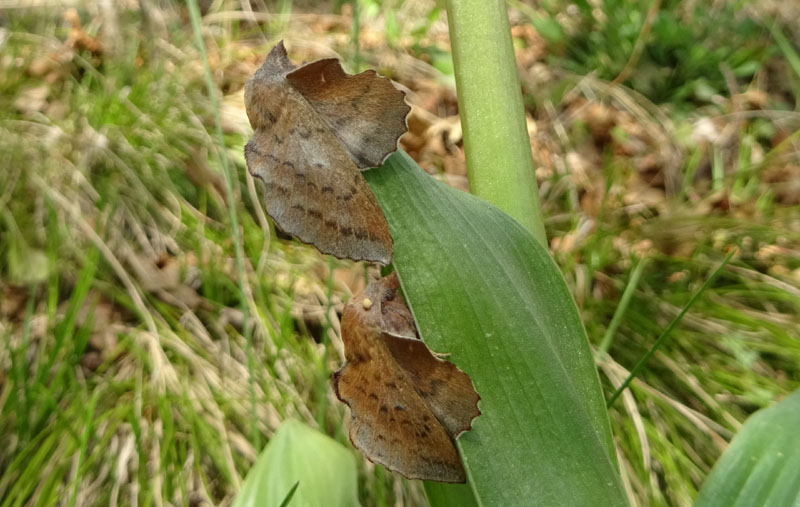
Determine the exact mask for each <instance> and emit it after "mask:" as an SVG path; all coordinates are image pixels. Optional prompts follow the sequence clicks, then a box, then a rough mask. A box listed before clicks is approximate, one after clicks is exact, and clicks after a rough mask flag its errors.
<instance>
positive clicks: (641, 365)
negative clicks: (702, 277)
mask: <svg viewBox="0 0 800 507" xmlns="http://www.w3.org/2000/svg"><path fill="white" fill-rule="evenodd" d="M736 252H737V250H735V249H734V250H731V252H730V253H729V254H728V255H727V256H726V257H725V259H723V260H722V263H720V265H719V266H717V269H715V270H714V272H713V273H711V276H709V277H708V279H707V280H706V281H705V282H704V283H703V285H702V286H701V287H700V288H699V289H698V290H697V292H695V293H694V294H692V297H691V298H689V302H688V303H686V306H684V307H683V309H682V310H681V312H680V313H679V314H678V315H676V316H675V318H674V319H672V322H670V323H669V325H668V326H667V328H666V329H665V330H664V332H662V333H661V336H659V337H658V339H657V340H656V342H655V343H654V344H653V346H652V347H650V350H648V351H647V352H646V353H645V354H644V355H643V356H642V357H641V359H639V361H638V362H637V363H636V365H635V366H634V367H633V368H632V369H631V372H630V374H629V375H628V378H626V379H625V381H624V382H623V383H622V384H621V385H620V386H619V387H618V388H617V390H616V391H614V394H612V395H611V397H610V398H609V399H608V402H607V403H606V406H608V407H610V406H611V405H613V404H614V402H615V401H617V398H619V395H620V394H622V391H624V390H625V389H626V388H627V387H628V386H629V385H630V383H631V382H633V379H634V378H636V374H637V373H639V371H641V369H642V368H644V366H645V365H646V364H647V361H649V360H650V358H651V357H652V356H653V354H655V353H656V350H658V349H659V348H660V347H661V345H662V344H663V343H664V342H665V341H666V339H667V338H668V337H669V335H670V334H671V333H672V330H673V329H675V326H677V325H678V324H679V323H680V321H681V320H682V319H683V316H684V315H686V312H688V311H689V309H690V308H691V307H692V305H694V303H695V301H697V298H699V297H700V295H701V294H702V293H703V292H705V290H706V289H707V288H708V287H709V286H710V285H711V282H713V281H714V280H715V279H716V278H717V276H718V275H719V274H720V273H721V272H722V270H723V269H724V268H725V266H727V265H728V262H730V260H731V258H732V257H733V255H734V254H735V253H736Z"/></svg>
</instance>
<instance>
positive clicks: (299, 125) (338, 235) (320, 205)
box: [244, 41, 411, 264]
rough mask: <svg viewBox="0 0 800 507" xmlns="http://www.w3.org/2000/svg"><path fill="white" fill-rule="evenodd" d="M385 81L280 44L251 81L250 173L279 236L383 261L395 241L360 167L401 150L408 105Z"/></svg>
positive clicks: (342, 255) (247, 105)
mask: <svg viewBox="0 0 800 507" xmlns="http://www.w3.org/2000/svg"><path fill="white" fill-rule="evenodd" d="M404 97H405V94H404V93H403V92H402V91H400V90H398V89H396V88H395V87H394V86H393V85H392V83H391V81H390V80H389V79H387V78H382V77H380V76H378V75H377V74H376V73H375V71H373V70H368V71H366V72H362V73H361V74H357V75H354V76H351V75H349V74H346V73H345V72H344V70H342V67H341V65H340V64H339V61H338V60H336V59H333V58H326V59H323V60H317V61H315V62H311V63H308V64H305V65H302V66H301V67H296V66H295V65H293V64H292V63H291V62H290V61H289V57H288V55H287V54H286V48H285V47H284V45H283V41H281V42H279V43H278V44H277V45H276V46H275V47H274V48H272V50H271V51H270V52H269V54H268V55H267V58H266V60H265V61H264V64H263V65H262V66H261V67H260V68H259V69H258V70H257V71H256V72H255V74H253V76H252V77H251V78H250V79H249V80H248V81H247V84H246V85H245V90H244V102H245V108H246V110H247V117H248V118H249V119H250V125H252V127H253V131H254V132H253V137H252V138H251V139H250V141H248V143H247V144H246V145H245V147H244V154H245V160H246V161H247V167H248V169H249V170H250V173H251V174H252V175H253V176H257V177H258V178H261V179H262V180H263V181H264V185H265V190H266V207H267V213H268V214H269V215H270V216H271V217H272V219H273V220H274V221H275V223H276V224H277V225H278V227H280V228H281V229H282V230H284V231H285V232H287V233H289V234H292V235H294V236H296V237H297V238H298V239H300V240H301V241H303V242H304V243H310V244H312V245H314V246H315V247H317V249H318V250H320V251H321V252H323V253H326V254H331V255H335V256H336V257H339V258H348V259H353V260H367V261H375V262H380V263H382V264H389V263H390V262H391V259H392V238H391V236H390V235H389V227H388V225H387V223H386V218H385V217H384V216H383V212H382V211H381V208H380V207H379V206H378V202H377V200H376V199H375V196H374V195H372V192H371V191H370V189H369V187H368V186H367V182H366V180H364V177H363V176H362V175H361V172H360V171H361V170H365V169H368V168H370V167H376V166H378V165H380V164H381V163H382V162H383V160H384V159H385V158H386V156H387V155H389V153H391V152H393V151H395V150H396V149H397V141H398V139H399V138H400V136H401V135H403V133H405V131H406V129H407V127H406V116H407V115H408V112H409V111H410V110H411V108H410V107H409V106H408V105H407V104H406V103H405V99H404Z"/></svg>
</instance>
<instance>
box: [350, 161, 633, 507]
mask: <svg viewBox="0 0 800 507" xmlns="http://www.w3.org/2000/svg"><path fill="white" fill-rule="evenodd" d="M365 175H366V177H367V181H368V182H369V183H370V186H371V188H372V190H373V192H375V195H376V196H377V198H378V201H379V202H380V204H381V207H382V208H383V210H384V212H385V213H386V218H387V220H388V221H389V228H390V230H391V233H392V237H393V238H394V265H395V268H396V269H397V272H398V275H399V277H400V281H401V284H402V287H403V291H404V293H405V295H406V299H407V302H408V304H409V307H410V308H411V311H412V312H413V314H414V317H415V319H416V321H417V324H418V326H419V330H420V334H421V336H422V338H423V339H424V340H425V342H426V343H427V344H428V345H429V346H430V347H431V348H432V349H433V350H435V351H437V352H441V353H446V354H449V357H448V359H449V360H451V361H452V362H454V363H455V364H456V365H458V366H459V368H461V369H462V370H464V371H465V372H466V373H467V374H469V376H470V377H471V378H472V381H473V383H474V384H475V388H476V390H477V391H478V394H480V396H481V402H480V404H479V407H480V409H481V412H482V413H483V414H482V415H481V416H479V417H478V418H477V419H475V420H474V421H473V429H472V430H471V431H469V432H467V433H464V434H463V435H461V437H460V438H459V439H458V446H459V449H460V451H461V456H462V458H463V462H464V467H465V469H466V472H467V477H468V483H469V484H470V486H471V488H472V492H473V494H474V495H475V500H476V502H477V504H478V505H486V506H489V505H531V506H532V505H547V506H553V505H569V506H580V505H591V506H593V507H594V506H597V505H603V506H606V505H622V504H625V503H626V498H625V496H624V493H623V490H622V486H621V482H620V479H619V475H618V472H617V468H616V460H615V459H614V458H612V457H610V456H614V454H613V447H612V441H611V430H610V425H609V422H608V416H607V414H606V409H605V404H604V402H603V396H602V391H601V389H600V383H599V380H598V376H597V371H596V370H595V367H594V363H593V361H592V354H591V350H590V348H589V344H588V341H587V339H586V333H585V331H584V329H583V325H582V324H581V321H580V318H579V316H578V311H577V308H576V307H575V304H574V302H573V300H572V297H571V295H570V293H569V291H568V290H567V287H566V284H565V282H564V279H563V278H562V276H561V273H560V271H559V270H558V267H557V266H556V265H555V263H554V262H553V260H552V259H551V258H550V255H549V253H548V252H547V251H546V250H545V249H544V247H542V246H541V245H540V244H539V243H538V242H537V241H536V240H535V239H534V238H533V237H532V236H531V235H530V234H529V233H528V232H527V231H526V230H525V229H524V228H523V227H522V226H520V225H519V224H518V223H517V222H515V221H514V220H513V219H511V218H510V217H508V216H507V215H506V214H504V213H503V212H502V211H500V210H498V209H497V208H495V207H494V206H491V205H490V204H488V203H486V202H485V201H482V200H481V199H478V198H477V197H474V196H472V195H469V194H466V193H463V192H459V191H458V190H455V189H452V188H450V187H447V186H446V185H444V184H442V183H440V182H438V181H436V180H434V179H433V178H431V177H430V176H428V175H427V174H425V173H424V172H423V171H422V170H421V169H420V168H419V167H418V166H417V165H416V164H415V163H414V162H413V161H412V160H411V159H410V158H409V157H408V155H406V154H405V153H402V152H398V153H396V154H394V155H392V156H391V157H389V158H388V159H387V160H386V162H385V163H384V165H383V166H382V167H381V168H380V169H379V170H374V171H367V172H366V173H365ZM458 487H459V486H449V485H437V484H429V485H426V489H427V491H428V493H429V498H430V499H431V500H433V501H434V502H436V505H457V504H461V501H455V500H454V501H448V500H447V498H449V497H450V496H449V491H451V490H452V488H458ZM459 493H461V492H459ZM434 499H435V500H434Z"/></svg>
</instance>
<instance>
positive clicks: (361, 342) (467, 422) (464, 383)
mask: <svg viewBox="0 0 800 507" xmlns="http://www.w3.org/2000/svg"><path fill="white" fill-rule="evenodd" d="M342 339H343V340H344V346H345V359H346V362H345V364H344V365H343V366H342V368H341V369H340V370H339V371H337V372H336V373H334V374H333V386H334V389H335V390H336V396H337V397H338V398H339V399H340V400H341V401H342V402H344V403H346V404H347V405H348V406H349V407H350V413H351V416H352V420H351V423H350V441H351V442H352V443H353V446H355V447H356V448H358V449H360V450H361V452H363V453H364V455H365V456H366V457H367V458H369V459H370V460H371V461H373V462H375V463H379V464H381V465H383V466H385V467H386V468H388V469H389V470H391V471H393V472H397V473H399V474H401V475H403V476H405V477H407V478H409V479H424V480H431V481H440V482H464V481H465V480H466V477H465V475H464V468H463V467H462V466H461V459H460V457H459V455H458V451H457V450H456V446H455V439H456V437H458V435H459V434H461V433H462V432H464V431H467V430H469V429H470V427H471V425H472V419H474V418H475V417H477V416H478V415H480V410H478V400H480V396H478V393H476V392H475V389H474V388H473V387H472V381H471V380H470V378H469V377H468V376H467V374H466V373H464V372H462V371H461V370H459V369H458V368H456V366H455V365H454V364H452V363H449V362H447V361H443V360H442V359H440V358H438V357H437V356H435V355H434V354H433V353H432V352H431V351H430V350H429V349H428V347H427V346H426V345H425V344H424V343H423V342H422V340H420V339H419V336H418V334H417V329H416V325H415V324H414V318H413V317H412V315H411V312H410V311H409V310H408V307H407V306H406V304H405V302H404V301H403V300H402V297H401V296H400V295H399V294H398V280H397V275H395V274H394V273H392V274H391V275H389V276H386V277H384V278H382V279H380V280H378V281H376V282H373V283H370V284H369V285H368V286H367V287H366V288H365V289H364V290H363V291H362V292H361V293H360V294H358V295H357V296H355V297H353V298H352V299H351V300H350V301H349V302H348V303H347V304H346V305H345V308H344V312H343V314H342Z"/></svg>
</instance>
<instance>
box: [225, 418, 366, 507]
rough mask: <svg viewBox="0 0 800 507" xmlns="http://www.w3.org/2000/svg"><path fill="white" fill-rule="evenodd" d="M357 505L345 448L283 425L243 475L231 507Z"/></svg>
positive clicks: (353, 473) (350, 461)
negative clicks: (284, 504) (243, 477)
mask: <svg viewBox="0 0 800 507" xmlns="http://www.w3.org/2000/svg"><path fill="white" fill-rule="evenodd" d="M287 500H288V503H287V504H286V505H289V506H291V507H303V506H310V507H312V506H317V505H327V506H331V507H338V506H341V507H351V506H353V505H358V484H357V475H356V465H355V460H354V459H353V455H352V453H350V451H348V450H347V449H346V448H345V447H344V446H342V445H341V444H339V443H338V442H336V441H335V440H333V439H331V438H330V437H327V436H325V435H323V434H322V433H320V432H318V431H316V430H314V429H311V428H309V427H308V426H306V425H305V424H302V423H300V422H297V421H287V422H285V423H283V424H282V425H281V427H280V428H279V429H278V431H277V432H276V433H275V435H274V436H273V437H272V439H271V440H270V441H269V444H267V447H266V448H264V450H263V451H262V452H261V454H260V455H259V456H258V459H257V460H256V463H255V465H253V468H252V469H251V470H250V472H249V473H248V474H247V479H245V481H244V485H243V486H242V490H241V491H240V492H239V494H238V495H236V500H234V502H233V506H234V507H261V506H264V505H275V506H278V505H283V502H286V501H287Z"/></svg>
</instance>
